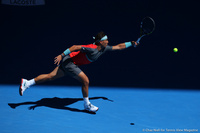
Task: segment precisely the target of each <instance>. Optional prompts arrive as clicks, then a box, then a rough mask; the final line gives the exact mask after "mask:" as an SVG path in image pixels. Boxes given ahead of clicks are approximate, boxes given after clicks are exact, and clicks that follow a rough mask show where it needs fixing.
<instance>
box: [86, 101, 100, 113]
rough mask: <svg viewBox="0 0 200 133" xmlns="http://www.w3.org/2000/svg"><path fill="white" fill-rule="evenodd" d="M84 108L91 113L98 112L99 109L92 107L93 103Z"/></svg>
mask: <svg viewBox="0 0 200 133" xmlns="http://www.w3.org/2000/svg"><path fill="white" fill-rule="evenodd" d="M84 108H85V110H87V111H89V112H97V111H98V109H99V108H98V107H96V106H94V105H92V104H91V103H89V104H84Z"/></svg>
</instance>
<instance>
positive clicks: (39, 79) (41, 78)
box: [34, 67, 65, 84]
mask: <svg viewBox="0 0 200 133" xmlns="http://www.w3.org/2000/svg"><path fill="white" fill-rule="evenodd" d="M64 75H65V74H64V72H63V71H62V70H61V69H59V67H56V68H55V69H54V70H53V71H52V72H50V73H48V74H41V75H39V76H37V77H36V78H34V80H35V83H36V84H39V83H42V82H45V81H50V80H55V79H57V78H61V77H63V76H64Z"/></svg>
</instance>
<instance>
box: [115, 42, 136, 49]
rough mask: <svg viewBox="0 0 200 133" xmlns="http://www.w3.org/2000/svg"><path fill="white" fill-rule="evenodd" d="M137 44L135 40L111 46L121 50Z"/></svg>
mask: <svg viewBox="0 0 200 133" xmlns="http://www.w3.org/2000/svg"><path fill="white" fill-rule="evenodd" d="M137 45H138V44H137V42H135V41H131V42H125V43H120V44H118V45H115V46H113V47H112V50H122V49H125V48H128V47H130V46H137Z"/></svg>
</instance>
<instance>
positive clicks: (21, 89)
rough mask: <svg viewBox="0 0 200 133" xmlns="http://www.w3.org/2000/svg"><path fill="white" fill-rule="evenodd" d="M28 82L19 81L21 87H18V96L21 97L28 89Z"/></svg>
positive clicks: (24, 80)
mask: <svg viewBox="0 0 200 133" xmlns="http://www.w3.org/2000/svg"><path fill="white" fill-rule="evenodd" d="M28 87H29V86H28V80H26V79H21V85H20V87H19V94H20V96H22V95H23V93H24V91H25V90H26V89H27V88H28Z"/></svg>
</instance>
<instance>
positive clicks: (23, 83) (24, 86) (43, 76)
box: [19, 67, 65, 96]
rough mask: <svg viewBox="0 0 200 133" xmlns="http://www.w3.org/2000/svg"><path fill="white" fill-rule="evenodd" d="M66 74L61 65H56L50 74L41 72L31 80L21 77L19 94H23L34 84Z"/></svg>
mask: <svg viewBox="0 0 200 133" xmlns="http://www.w3.org/2000/svg"><path fill="white" fill-rule="evenodd" d="M64 75H65V74H64V72H63V71H62V70H61V69H60V68H59V67H56V68H55V69H54V70H53V71H52V72H50V73H48V74H41V75H39V76H37V77H36V78H33V79H31V80H26V79H21V85H20V88H19V94H20V95H21V96H22V95H23V92H24V91H25V90H26V89H27V88H29V87H30V86H32V85H34V84H39V83H42V82H45V81H50V80H54V79H57V78H60V77H63V76H64Z"/></svg>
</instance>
